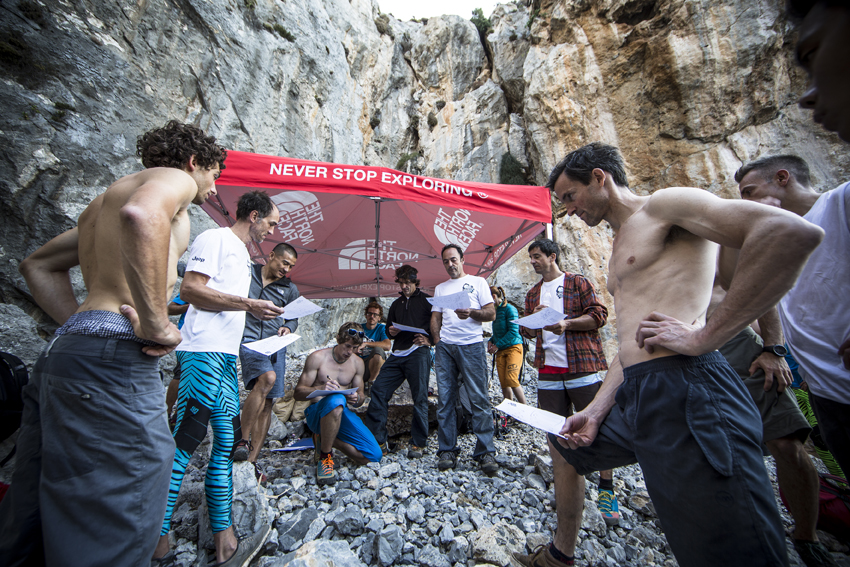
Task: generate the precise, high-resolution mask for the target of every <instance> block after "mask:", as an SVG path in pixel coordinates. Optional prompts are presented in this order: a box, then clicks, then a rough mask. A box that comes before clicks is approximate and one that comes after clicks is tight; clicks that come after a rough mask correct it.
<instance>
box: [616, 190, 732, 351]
mask: <svg viewBox="0 0 850 567" xmlns="http://www.w3.org/2000/svg"><path fill="white" fill-rule="evenodd" d="M662 191H663V190H662ZM659 193H661V192H657V193H656V194H655V195H653V196H652V197H647V198H646V199H645V201H644V204H643V206H642V207H641V208H640V209H638V210H637V211H635V212H634V214H632V215H631V216H630V217H629V218H628V219H627V220H626V221H625V222H624V223H623V224H622V225H621V226H620V230H619V231H618V232H617V236H616V238H614V246H613V253H612V255H611V259H610V261H609V264H608V270H609V275H608V291H609V292H610V293H611V294H612V295H613V296H614V304H615V308H616V312H617V335H618V338H619V343H620V354H619V356H620V362H621V363H622V365H623V366H631V365H633V364H637V363H640V362H644V361H646V360H650V359H653V358H660V357H664V356H670V355H674V354H677V353H675V352H673V351H671V350H668V349H665V348H657V349H655V350H654V352H652V353H651V354H650V353H649V352H647V351H646V350H644V349H641V348H639V347H638V343H637V341H636V339H635V334H636V331H637V329H638V325H639V324H640V322H641V320H642V319H644V318H645V317H646V316H647V315H649V314H650V313H651V312H653V311H657V312H661V313H664V314H666V315H669V316H671V317H675V318H676V319H679V320H680V321H684V322H687V323H691V324H698V325H701V324H704V322H705V313H706V309H707V308H708V304H709V300H710V298H711V289H712V282H713V279H714V272H715V260H716V257H717V245H716V244H714V243H713V242H711V241H709V240H706V239H704V238H701V237H699V236H696V235H694V234H693V233H691V232H689V231H687V230H685V229H684V228H682V227H681V226H678V225H675V224H672V223H671V222H669V221H668V220H665V219H664V218H663V215H658V214H656V212H658V209H659V208H662V209H663V207H664V206H665V205H664V203H663V202H654V201H655V200H656V195H658V194H659ZM658 201H661V200H658Z"/></svg>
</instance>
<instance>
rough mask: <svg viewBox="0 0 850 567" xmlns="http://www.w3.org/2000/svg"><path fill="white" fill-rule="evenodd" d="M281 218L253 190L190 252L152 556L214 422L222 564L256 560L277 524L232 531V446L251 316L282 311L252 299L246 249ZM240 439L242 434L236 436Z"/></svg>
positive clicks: (161, 551)
mask: <svg viewBox="0 0 850 567" xmlns="http://www.w3.org/2000/svg"><path fill="white" fill-rule="evenodd" d="M279 220H280V213H279V212H278V210H277V207H275V205H274V203H272V201H271V199H270V198H269V196H268V195H267V194H265V193H263V192H261V191H251V192H249V193H245V194H244V195H242V196H241V197H240V198H239V201H238V203H237V205H236V223H235V224H234V225H233V226H231V227H229V228H228V227H226V228H216V229H210V230H207V231H206V232H203V233H201V234H200V235H199V236H198V237H197V238H195V241H194V242H193V243H192V247H191V248H190V249H189V261H188V263H187V265H186V274H185V275H184V277H183V283H182V284H181V286H180V296H181V297H182V298H183V299H184V300H185V301H188V302H189V303H190V304H191V307H189V311H188V312H187V313H186V322H185V324H184V325H183V328H182V329H181V333H182V334H183V342H181V343H180V345H179V346H178V347H177V359H178V360H179V362H180V389H179V393H178V397H177V426H176V428H175V429H174V441H175V443H176V444H177V448H176V450H175V452H174V464H173V466H172V469H171V484H170V487H169V490H168V503H167V506H166V511H165V519H164V521H163V523H162V529H161V531H160V538H159V543H158V544H157V548H156V550H155V551H154V558H157V559H158V558H162V557H163V556H165V554H166V553H167V552H168V550H169V543H168V532H169V531H170V529H171V514H172V513H173V511H174V505H175V504H176V503H177V496H178V494H179V492H180V485H181V484H182V483H183V475H184V474H185V473H186V467H187V466H188V465H189V460H190V459H191V458H192V454H193V453H194V452H195V449H197V448H198V445H200V444H201V441H203V439H204V437H205V436H206V434H207V426H208V425H212V428H213V443H212V452H211V453H210V460H209V464H208V466H207V474H206V482H205V483H204V489H205V492H206V495H207V506H208V508H209V516H210V525H211V527H212V532H213V539H214V540H215V547H216V561H217V562H219V563H224V562H225V561H226V562H227V563H226V565H237V564H238V565H242V564H244V563H247V562H248V561H250V559H251V558H252V557H254V555H256V553H257V551H258V550H259V548H260V546H261V545H262V544H263V543H264V542H265V539H266V537H268V534H269V531H270V530H271V527H270V526H268V525H265V526H263V527H262V528H261V529H260V530H259V531H258V532H257V533H255V534H253V535H251V536H248V537H247V538H246V539H241V540H237V539H236V534H235V533H234V531H233V519H232V515H231V511H232V510H231V508H232V504H233V478H232V477H233V460H232V453H233V445H234V442H235V441H236V439H238V438H239V437H241V435H242V434H241V432H240V424H239V383H238V381H237V380H238V378H237V370H236V356H237V355H238V354H239V341H240V338H241V337H242V330H243V329H244V328H245V312H246V311H247V312H250V313H252V314H253V315H254V316H255V317H257V318H258V319H264V320H265V319H274V318H275V317H277V316H278V315H280V314H281V313H283V309H281V308H280V307H278V306H277V305H275V304H274V303H272V302H271V301H268V300H262V299H250V298H248V297H247V296H248V290H249V289H250V288H251V257H250V255H249V254H248V250H247V248H246V245H247V244H248V243H249V242H252V241H253V242H255V243H260V242H262V241H263V240H265V238H266V236H268V235H269V234H271V233H272V232H273V231H274V228H275V226H277V223H278V221H279ZM237 436H239V437H237Z"/></svg>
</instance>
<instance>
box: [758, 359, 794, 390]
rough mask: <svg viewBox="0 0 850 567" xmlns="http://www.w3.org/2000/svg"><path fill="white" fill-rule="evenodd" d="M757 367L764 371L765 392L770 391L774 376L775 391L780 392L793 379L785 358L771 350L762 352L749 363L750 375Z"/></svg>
mask: <svg viewBox="0 0 850 567" xmlns="http://www.w3.org/2000/svg"><path fill="white" fill-rule="evenodd" d="M759 368H761V369H762V370H763V371H764V391H765V392H767V391H770V389H771V388H772V387H773V379H774V378H776V391H777V392H779V393H780V394H781V393H782V392H783V391H784V390H785V388H786V387H787V386H790V385H791V383H792V382H793V381H794V376H792V375H791V369H790V368H788V363H787V362H785V358H784V357H781V356H776V355H775V354H773V353H771V352H763V353H761V355H759V357H758V358H756V359H755V360H754V361H753V363H752V364H751V365H750V370H749V372H750V375H751V376H752V375H753V374H755V373H756V371H757V370H758V369H759Z"/></svg>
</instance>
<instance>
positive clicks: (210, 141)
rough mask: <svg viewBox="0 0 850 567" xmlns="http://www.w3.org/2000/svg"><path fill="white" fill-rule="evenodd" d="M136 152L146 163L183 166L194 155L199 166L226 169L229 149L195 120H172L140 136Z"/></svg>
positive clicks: (144, 163)
mask: <svg viewBox="0 0 850 567" xmlns="http://www.w3.org/2000/svg"><path fill="white" fill-rule="evenodd" d="M136 155H137V156H139V157H140V158H142V165H144V166H145V167H175V168H177V169H183V168H184V167H186V164H187V163H189V160H190V159H191V157H192V156H195V163H196V164H197V165H198V166H199V167H203V168H205V169H212V168H213V167H215V166H216V164H217V165H218V166H219V168H221V169H224V160H226V159H227V150H225V149H224V148H222V147H221V146H219V145H218V144H216V143H215V136H207V135H206V134H205V133H204V131H203V130H201V129H200V128H198V127H197V126H192V125H191V124H183V123H181V122H178V121H176V120H171V121H169V122H168V124H166V125H165V126H163V127H162V128H156V129H154V130H150V131H148V132H145V133H144V134H142V135H141V136H139V137H138V139H137V140H136Z"/></svg>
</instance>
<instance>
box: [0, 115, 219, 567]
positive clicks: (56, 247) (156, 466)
mask: <svg viewBox="0 0 850 567" xmlns="http://www.w3.org/2000/svg"><path fill="white" fill-rule="evenodd" d="M137 154H138V155H139V156H141V158H142V163H143V164H144V165H145V167H146V168H148V169H145V170H144V171H140V172H138V173H134V174H131V175H128V176H126V177H122V178H121V179H119V180H118V181H116V182H115V183H113V184H112V185H111V186H110V187H109V188H108V189H107V190H106V192H105V193H103V194H101V195H99V196H98V197H96V198H95V199H94V200H93V201H92V202H91V203H90V204H89V206H88V207H87V208H86V210H85V211H83V213H82V215H80V218H79V222H78V226H77V227H76V228H73V229H71V230H69V231H67V232H65V233H63V234H60V235H59V236H57V237H56V238H54V239H53V240H51V241H50V242H48V243H47V244H45V245H44V246H42V247H41V248H39V249H38V250H36V251H35V252H34V253H33V254H32V255H30V256H29V257H28V258H27V259H26V260H24V261H23V262H21V265H20V270H21V273H22V274H23V275H24V278H25V279H26V281H27V285H28V286H29V288H30V292H31V293H32V295H33V298H34V299H35V301H36V302H37V303H38V304H39V306H40V307H41V308H42V309H44V310H45V312H47V314H48V315H50V317H52V318H53V319H54V320H55V321H56V322H57V323H60V324H62V326H61V327H60V328H59V329H58V330H57V331H56V337H55V338H54V339H53V340H52V341H51V342H50V344H49V345H48V346H47V348H46V349H45V350H44V352H43V353H42V355H41V357H40V358H39V360H38V362H37V363H36V365H35V368H34V370H33V374H32V377H31V379H30V383H29V385H27V386H26V388H25V389H24V403H25V407H24V416H23V422H22V425H21V431H20V433H19V436H18V457H17V463H16V466H15V472H14V475H13V477H12V483H11V487H10V489H9V493H8V494H7V495H6V497H5V498H4V499H3V502H2V505H0V564H2V565H8V566H12V565H23V564H32V563H33V562H37V561H38V560H39V559H37V558H36V557H37V556H38V555H39V554H40V553H41V546H42V543H43V546H44V560H46V562H47V564H49V565H69V564H81V563H85V564H87V565H141V564H144V563H147V561H149V559H150V555H151V552H152V551H153V548H154V546H155V545H156V540H157V536H158V534H159V525H160V523H161V521H162V516H163V514H164V512H165V500H166V495H167V493H168V477H169V463H170V462H171V459H172V458H173V455H174V441H173V440H172V438H171V435H170V433H169V430H168V423H167V420H166V419H165V400H164V397H163V387H162V379H161V378H160V375H159V357H160V356H162V355H164V354H166V353H168V352H171V351H172V350H173V349H174V347H176V346H177V344H178V343H179V342H180V339H181V336H180V331H179V330H178V329H177V327H176V326H175V325H174V324H173V323H171V322H169V320H168V311H167V307H166V306H167V304H168V298H169V294H170V292H171V289H172V287H173V286H174V282H175V281H176V279H177V269H176V266H177V259H178V258H179V257H180V256H181V255H182V254H183V252H184V251H185V250H186V247H187V245H188V243H189V215H188V214H187V212H186V209H187V208H188V207H189V204H190V203H195V204H201V203H203V202H204V201H205V200H206V199H207V198H208V197H209V196H210V195H214V194H215V180H216V179H218V176H219V175H220V169H223V168H224V160H225V158H226V156H227V153H226V151H225V150H224V149H223V148H221V147H220V146H218V145H217V144H216V143H215V138H213V137H212V136H206V135H205V134H204V132H203V131H201V130H200V129H198V128H195V127H194V126H191V125H188V124H180V123H178V122H176V121H172V122H169V123H168V124H167V125H166V126H165V127H164V128H159V129H156V130H152V131H150V132H147V133H146V134H144V135H142V136H140V137H139V140H138V143H137ZM77 265H79V266H80V267H81V269H82V273H83V279H84V280H85V283H86V287H87V289H88V296H87V297H86V299H85V301H84V302H83V304H82V305H78V304H77V301H76V299H75V298H74V292H73V289H72V286H71V280H70V276H69V270H70V269H71V268H72V267H74V266H77ZM42 443H43V451H44V453H45V454H46V455H48V456H49V459H50V464H49V466H45V467H44V468H43V469H42V466H41V459H42ZM39 531H41V533H39ZM42 535H43V538H42ZM30 554H33V555H32V556H30Z"/></svg>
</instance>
